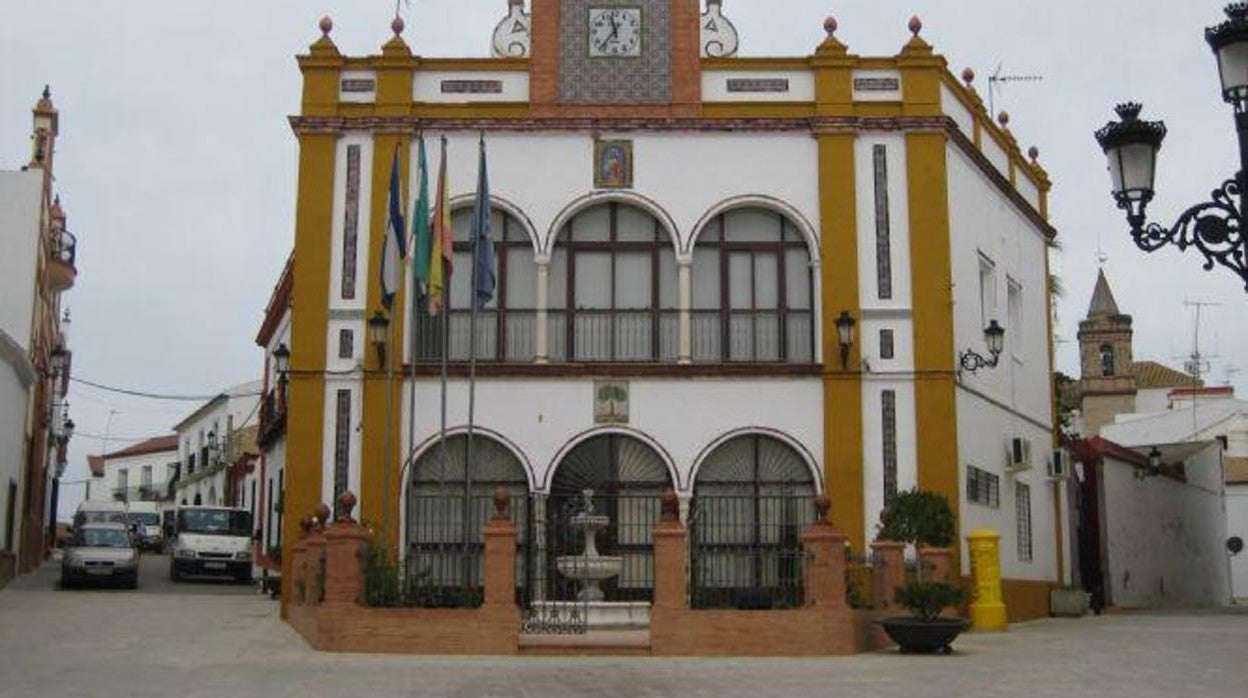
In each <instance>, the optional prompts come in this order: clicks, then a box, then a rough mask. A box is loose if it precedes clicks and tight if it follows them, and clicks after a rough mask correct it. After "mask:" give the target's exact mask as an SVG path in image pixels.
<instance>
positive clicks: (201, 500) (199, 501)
mask: <svg viewBox="0 0 1248 698" xmlns="http://www.w3.org/2000/svg"><path fill="white" fill-rule="evenodd" d="M203 503H204V498H203V497H202V496H200V495H199V494H198V493H196V495H195V506H199V505H201V504H203Z"/></svg>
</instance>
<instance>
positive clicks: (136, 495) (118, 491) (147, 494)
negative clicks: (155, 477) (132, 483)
mask: <svg viewBox="0 0 1248 698" xmlns="http://www.w3.org/2000/svg"><path fill="white" fill-rule="evenodd" d="M113 499H115V500H116V501H118V502H161V501H165V500H167V499H169V493H168V491H167V490H166V488H163V487H157V486H155V485H139V486H138V487H116V488H113Z"/></svg>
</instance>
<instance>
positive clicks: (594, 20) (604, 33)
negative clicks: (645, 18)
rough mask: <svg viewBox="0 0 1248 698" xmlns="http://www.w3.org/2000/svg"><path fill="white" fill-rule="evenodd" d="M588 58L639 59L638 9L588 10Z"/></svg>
mask: <svg viewBox="0 0 1248 698" xmlns="http://www.w3.org/2000/svg"><path fill="white" fill-rule="evenodd" d="M589 55H590V56H591V57H594V58H615V57H626V58H636V57H638V56H640V55H641V8H639V7H597V8H593V7H591V8H590V10H589Z"/></svg>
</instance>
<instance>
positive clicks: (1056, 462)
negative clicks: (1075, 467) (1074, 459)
mask: <svg viewBox="0 0 1248 698" xmlns="http://www.w3.org/2000/svg"><path fill="white" fill-rule="evenodd" d="M1068 477H1070V455H1069V454H1067V453H1066V452H1065V451H1063V450H1062V449H1060V448H1059V449H1056V450H1054V451H1053V459H1052V460H1050V461H1049V479H1050V480H1065V479H1066V478H1068Z"/></svg>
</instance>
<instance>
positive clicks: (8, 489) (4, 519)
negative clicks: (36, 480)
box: [0, 334, 33, 554]
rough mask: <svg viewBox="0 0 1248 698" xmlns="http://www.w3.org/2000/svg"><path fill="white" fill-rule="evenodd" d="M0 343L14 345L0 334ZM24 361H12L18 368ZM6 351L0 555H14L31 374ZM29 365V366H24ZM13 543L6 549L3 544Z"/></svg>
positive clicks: (1, 394)
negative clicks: (6, 553) (10, 528)
mask: <svg viewBox="0 0 1248 698" xmlns="http://www.w3.org/2000/svg"><path fill="white" fill-rule="evenodd" d="M0 343H4V344H6V345H9V346H11V347H12V349H13V352H12V353H14V354H16V353H17V351H18V350H17V349H16V344H15V343H14V342H12V340H10V339H9V338H8V337H7V336H6V335H4V334H0ZM24 359H25V357H24V356H21V355H20V354H17V356H15V357H13V359H12V360H14V361H15V362H16V363H18V364H21V363H22V360H24ZM9 361H10V359H9V355H8V352H6V350H5V347H0V553H3V552H10V553H13V554H17V549H18V546H19V544H20V541H21V524H22V495H23V493H24V492H25V482H24V480H23V465H24V463H25V460H26V459H25V456H26V426H27V420H26V415H27V413H28V405H29V404H30V385H31V381H32V380H33V375H32V373H31V372H29V371H28V370H26V369H25V366H24V365H23V366H21V367H20V368H19V366H18V365H13V364H11V363H9ZM27 363H28V362H27ZM10 511H12V512H13V516H12V522H13V529H12V531H10V530H9V518H8V512H10ZM9 540H11V541H12V545H11V547H8V548H6V547H5V541H9Z"/></svg>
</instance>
